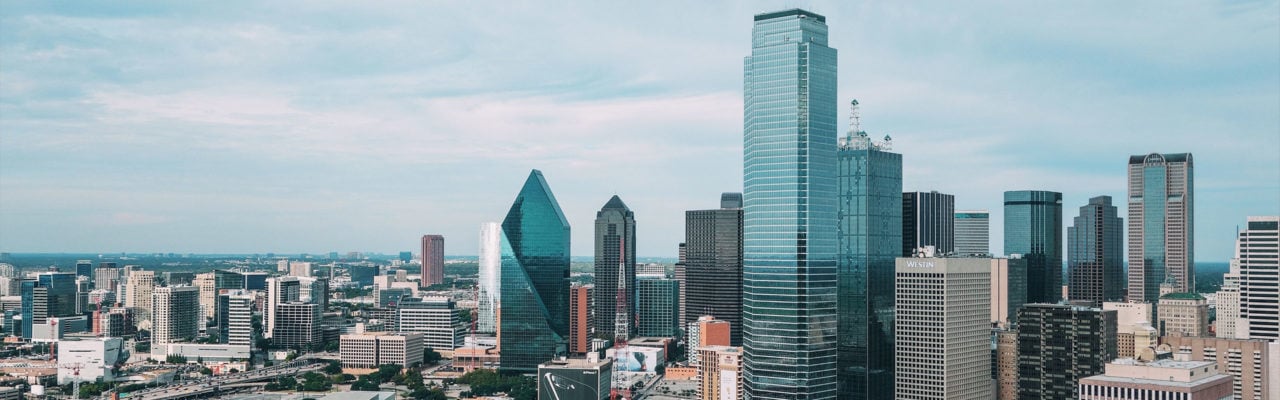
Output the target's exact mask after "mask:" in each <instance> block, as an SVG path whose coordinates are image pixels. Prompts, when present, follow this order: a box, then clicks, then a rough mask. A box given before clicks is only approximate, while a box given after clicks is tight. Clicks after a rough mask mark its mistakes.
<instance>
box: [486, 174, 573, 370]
mask: <svg viewBox="0 0 1280 400" xmlns="http://www.w3.org/2000/svg"><path fill="white" fill-rule="evenodd" d="M501 236H502V267H501V271H500V272H499V275H500V278H499V279H500V280H501V289H499V290H500V291H501V298H502V310H501V316H500V317H499V320H500V323H499V324H500V329H501V334H500V335H499V337H500V339H499V343H498V346H499V347H500V348H501V349H502V350H501V355H500V358H499V363H500V364H501V366H500V368H501V369H502V370H503V371H512V372H536V371H537V370H538V364H541V363H544V362H547V361H550V360H552V359H554V358H555V357H556V356H558V355H561V354H565V352H566V350H567V349H566V346H567V344H568V343H567V342H566V338H568V337H569V221H568V220H567V219H565V217H564V212H563V211H561V210H560V204H559V203H557V202H556V197H555V195H553V194H551V188H550V187H549V186H547V181H546V179H545V178H543V177H542V172H541V171H538V170H533V172H531V173H530V174H529V179H528V180H526V181H525V183H524V188H522V189H520V194H519V195H517V196H516V201H515V203H513V204H511V210H510V211H508V212H507V218H506V219H505V220H503V221H502V235H501Z"/></svg>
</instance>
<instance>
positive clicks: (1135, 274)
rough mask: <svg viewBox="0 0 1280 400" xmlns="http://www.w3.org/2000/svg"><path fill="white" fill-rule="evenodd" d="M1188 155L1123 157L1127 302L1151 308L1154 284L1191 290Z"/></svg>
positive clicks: (1157, 287)
mask: <svg viewBox="0 0 1280 400" xmlns="http://www.w3.org/2000/svg"><path fill="white" fill-rule="evenodd" d="M1192 177H1193V170H1192V160H1191V154H1188V153H1179V154H1159V153H1152V154H1147V155H1145V156H1142V155H1137V156H1131V157H1129V225H1128V227H1129V254H1128V260H1129V300H1130V301H1145V302H1150V303H1155V302H1156V301H1157V300H1158V299H1159V297H1160V284H1162V283H1165V282H1166V281H1169V282H1171V283H1173V284H1174V285H1175V291H1177V292H1191V291H1194V289H1195V266H1194V265H1193V263H1192V260H1194V259H1195V258H1194V252H1193V250H1194V242H1193V241H1192V238H1193V233H1194V226H1195V225H1194V219H1193V218H1192V217H1193V211H1194V207H1193V206H1194V199H1195V196H1194V194H1195V191H1194V190H1193V186H1192V183H1193V179H1192Z"/></svg>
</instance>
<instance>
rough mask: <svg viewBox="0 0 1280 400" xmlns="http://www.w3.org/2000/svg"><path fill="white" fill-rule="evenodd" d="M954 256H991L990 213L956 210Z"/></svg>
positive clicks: (985, 211)
mask: <svg viewBox="0 0 1280 400" xmlns="http://www.w3.org/2000/svg"><path fill="white" fill-rule="evenodd" d="M955 241H956V254H964V255H972V254H991V213H990V212H988V211H987V210H956V218H955Z"/></svg>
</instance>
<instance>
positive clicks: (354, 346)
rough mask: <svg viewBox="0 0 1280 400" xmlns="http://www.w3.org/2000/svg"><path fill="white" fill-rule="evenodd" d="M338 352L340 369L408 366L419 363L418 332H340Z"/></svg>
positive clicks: (422, 349) (420, 349)
mask: <svg viewBox="0 0 1280 400" xmlns="http://www.w3.org/2000/svg"><path fill="white" fill-rule="evenodd" d="M340 340H341V341H340V343H339V353H340V354H341V357H342V368H343V369H355V370H376V369H377V368H378V366H380V365H399V366H401V367H405V368H409V367H411V366H413V365H414V364H421V363H422V356H423V353H424V352H425V351H424V349H425V347H424V346H423V344H422V334H421V333H412V332H409V333H400V334H391V333H386V332H375V333H364V334H354V335H342V337H341V339H340Z"/></svg>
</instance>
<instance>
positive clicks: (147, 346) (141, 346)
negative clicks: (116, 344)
mask: <svg viewBox="0 0 1280 400" xmlns="http://www.w3.org/2000/svg"><path fill="white" fill-rule="evenodd" d="M133 351H136V352H139V353H147V352H150V351H151V342H137V343H134V344H133Z"/></svg>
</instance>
